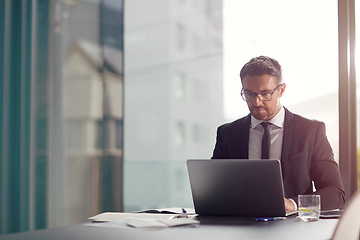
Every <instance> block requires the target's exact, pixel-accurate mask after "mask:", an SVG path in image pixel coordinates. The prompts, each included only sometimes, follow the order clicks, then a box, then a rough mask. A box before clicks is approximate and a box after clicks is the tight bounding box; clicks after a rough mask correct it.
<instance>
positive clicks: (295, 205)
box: [289, 198, 298, 211]
mask: <svg viewBox="0 0 360 240" xmlns="http://www.w3.org/2000/svg"><path fill="white" fill-rule="evenodd" d="M289 200H290V201H292V203H293V204H294V207H295V211H297V210H298V208H297V204H296V202H295V201H294V200H293V199H291V198H289Z"/></svg>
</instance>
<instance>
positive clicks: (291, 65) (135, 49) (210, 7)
mask: <svg viewBox="0 0 360 240" xmlns="http://www.w3.org/2000/svg"><path fill="white" fill-rule="evenodd" d="M138 6H142V7H141V8H139V7H138ZM309 6H311V7H309ZM125 7H126V9H125V23H126V24H125V46H126V49H125V51H126V53H127V54H126V56H125V62H126V65H125V114H124V116H125V120H124V127H125V135H124V143H125V148H124V159H125V162H124V174H125V176H124V177H125V178H124V179H125V186H124V188H125V189H124V207H125V210H126V211H132V210H140V209H146V208H158V207H169V206H181V207H192V198H191V194H190V189H189V185H188V177H187V170H186V163H185V162H186V160H187V159H190V158H203V159H204V158H210V157H211V156H212V150H213V147H214V144H215V136H216V128H217V126H219V125H220V124H222V123H225V122H229V121H233V120H235V119H237V118H239V117H242V116H245V115H246V114H248V110H247V106H246V103H245V102H244V101H243V100H242V99H241V97H240V90H241V83H240V79H239V72H240V69H241V67H242V66H243V65H244V64H245V63H246V62H247V61H249V60H250V58H252V57H255V56H259V55H268V56H270V57H273V58H275V59H277V60H278V61H279V62H280V64H282V67H283V70H284V82H285V83H286V84H287V89H286V92H285V96H284V97H283V99H282V102H283V105H284V106H286V107H287V108H288V109H289V110H291V111H293V112H295V113H298V114H301V115H303V116H305V117H308V118H315V119H318V120H321V121H324V122H325V123H326V126H327V134H328V138H329V141H330V143H331V146H332V147H333V149H334V151H335V155H336V158H337V159H338V100H337V99H338V97H337V94H338V93H337V89H338V45H337V44H338V40H337V39H338V36H337V1H335V0H332V1H328V0H317V1H313V0H305V1H295V2H294V1H288V0H275V1H268V0H254V1H243V0H241V1H232V0H224V1H220V0H219V1H217V0H197V1H166V0H162V1H161V0H159V1H157V4H154V3H153V2H151V1H145V0H131V1H127V2H126V4H125ZM319 15H321V17H319ZM171 95H174V96H171Z"/></svg>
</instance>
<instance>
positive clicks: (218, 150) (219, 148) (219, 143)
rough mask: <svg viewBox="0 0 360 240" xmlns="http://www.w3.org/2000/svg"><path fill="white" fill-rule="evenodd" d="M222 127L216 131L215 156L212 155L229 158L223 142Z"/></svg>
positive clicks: (213, 157)
mask: <svg viewBox="0 0 360 240" xmlns="http://www.w3.org/2000/svg"><path fill="white" fill-rule="evenodd" d="M221 129H222V127H221V126H220V127H218V129H217V132H216V143H215V148H214V151H213V156H212V157H211V158H212V159H223V158H227V156H225V151H224V149H223V148H224V143H223V138H222V134H221V133H222V131H221Z"/></svg>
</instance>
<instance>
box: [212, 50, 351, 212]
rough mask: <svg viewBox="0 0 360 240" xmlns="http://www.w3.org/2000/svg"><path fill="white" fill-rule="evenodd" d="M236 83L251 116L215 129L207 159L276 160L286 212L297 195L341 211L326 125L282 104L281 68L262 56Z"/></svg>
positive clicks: (339, 188)
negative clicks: (317, 199)
mask: <svg viewBox="0 0 360 240" xmlns="http://www.w3.org/2000/svg"><path fill="white" fill-rule="evenodd" d="M240 79H241V83H242V90H241V96H242V99H243V100H244V101H246V103H247V105H248V108H249V111H250V114H249V115H247V116H245V117H243V118H240V119H238V120H236V121H234V122H231V123H227V124H224V125H222V126H220V127H219V128H218V130H217V138H216V144H215V149H214V152H213V156H212V158H213V159H279V160H280V161H281V168H282V174H283V180H284V192H285V199H284V201H285V207H286V210H287V211H288V212H291V211H294V210H296V209H297V196H298V195H299V194H319V195H320V196H321V209H322V210H329V209H336V208H340V207H342V206H343V204H344V201H345V192H344V187H343V183H342V180H341V176H340V172H339V168H338V165H337V163H336V162H335V161H334V154H333V151H332V149H331V146H330V144H329V142H328V140H327V137H326V133H325V124H324V123H323V122H319V121H315V120H309V119H306V118H304V117H301V116H299V115H296V114H294V113H292V112H290V111H289V110H288V109H286V108H285V107H283V106H282V105H281V103H280V98H281V97H282V96H283V94H284V92H285V88H286V84H285V83H283V82H282V70H281V66H280V64H279V63H278V62H277V61H276V60H275V59H272V58H270V57H266V56H260V57H256V58H253V59H251V60H250V61H249V62H248V63H246V64H245V65H244V66H243V68H242V69H241V71H240ZM313 183H314V187H315V190H314V188H313Z"/></svg>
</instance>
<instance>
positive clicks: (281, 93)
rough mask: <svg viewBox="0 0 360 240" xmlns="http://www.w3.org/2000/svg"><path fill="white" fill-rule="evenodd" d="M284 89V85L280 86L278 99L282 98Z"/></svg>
mask: <svg viewBox="0 0 360 240" xmlns="http://www.w3.org/2000/svg"><path fill="white" fill-rule="evenodd" d="M285 88H286V83H283V84H281V86H280V97H282V95H283V94H284V92H285Z"/></svg>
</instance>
